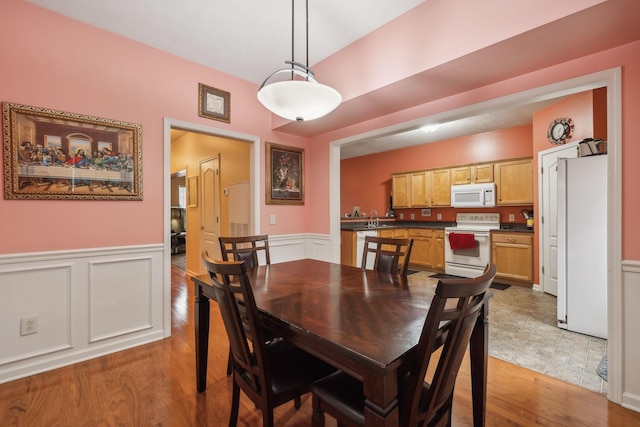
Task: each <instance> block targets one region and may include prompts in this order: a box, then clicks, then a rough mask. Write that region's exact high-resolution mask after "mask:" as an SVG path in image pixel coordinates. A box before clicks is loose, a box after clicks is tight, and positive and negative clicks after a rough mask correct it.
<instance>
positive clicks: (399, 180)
mask: <svg viewBox="0 0 640 427" xmlns="http://www.w3.org/2000/svg"><path fill="white" fill-rule="evenodd" d="M410 184H411V174H408V173H402V174H396V175H392V176H391V191H392V192H393V207H394V208H408V207H409V202H410V199H409V195H410V193H409V191H410V188H409V185H410Z"/></svg>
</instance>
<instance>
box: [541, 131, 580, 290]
mask: <svg viewBox="0 0 640 427" xmlns="http://www.w3.org/2000/svg"><path fill="white" fill-rule="evenodd" d="M575 157H578V144H577V143H572V144H567V145H562V146H560V147H555V148H551V149H549V150H545V151H541V152H540V153H539V154H538V164H539V165H540V167H541V168H542V173H541V177H540V180H539V183H540V189H539V192H540V198H539V200H540V209H539V213H541V214H542V217H541V218H540V219H539V220H538V224H540V227H541V229H540V231H539V233H538V235H539V236H540V237H539V238H540V284H541V285H542V290H543V291H544V292H546V293H548V294H551V295H556V296H557V295H558V216H557V210H558V192H557V187H558V170H557V164H558V159H559V158H564V159H571V158H575Z"/></svg>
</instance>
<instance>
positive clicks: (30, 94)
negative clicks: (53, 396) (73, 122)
mask: <svg viewBox="0 0 640 427" xmlns="http://www.w3.org/2000/svg"><path fill="white" fill-rule="evenodd" d="M425 7H426V6H425ZM27 17H28V21H29V25H30V26H31V27H33V28H38V29H39V30H38V31H25V29H24V25H25V21H26V20H27ZM412 22H413V21H412V20H411V19H409V20H408V21H407V26H409V25H411V23H412ZM42 34H46V35H47V36H46V39H43V37H42ZM0 36H1V37H2V39H3V40H7V41H8V40H11V42H7V43H3V44H2V47H0V49H1V53H2V57H3V58H5V60H4V61H3V65H2V67H0V81H2V86H1V88H0V94H1V96H0V99H2V100H3V101H10V102H16V103H21V104H27V105H34V106H40V107H49V108H54V109H59V110H64V111H71V112H77V113H84V114H90V115H95V116H99V117H105V118H111V119H120V120H126V121H131V122H135V123H139V124H141V125H142V128H143V133H142V135H143V181H144V201H142V202H90V201H13V200H11V201H9V200H4V199H2V200H0V217H1V218H2V221H0V235H2V236H3V237H2V241H3V242H10V243H5V244H3V245H2V247H0V253H19V252H29V251H48V250H56V249H71V248H78V249H81V248H88V247H95V246H117V245H129V244H144V243H160V242H162V241H163V238H164V236H163V224H162V221H163V219H162V217H163V212H162V211H163V200H162V199H163V195H164V189H163V188H162V177H163V174H164V171H163V151H162V147H163V137H164V135H163V129H162V120H163V118H164V117H171V118H175V119H178V120H184V121H187V122H193V123H199V124H202V125H207V126H211V127H215V128H222V129H228V130H233V131H237V132H242V133H245V134H250V135H258V136H259V137H260V139H261V141H262V144H263V142H264V141H271V142H277V143H282V144H286V145H294V146H298V147H303V148H306V149H307V153H308V154H309V156H308V162H307V171H306V175H307V195H306V202H307V203H306V205H305V206H302V207H288V206H264V205H263V206H262V207H261V218H262V223H263V224H267V223H268V217H269V214H270V213H276V214H278V216H279V218H285V217H286V218H287V221H286V222H285V223H283V222H280V224H278V225H277V226H274V228H272V229H269V230H268V232H270V233H274V234H284V233H298V232H308V233H328V230H329V210H328V203H327V200H328V197H329V175H328V174H329V169H328V166H329V144H330V142H331V141H335V140H337V139H340V138H346V137H349V136H353V135H356V134H360V133H362V132H365V131H370V130H373V129H377V128H380V127H384V126H389V125H392V124H398V123H401V122H405V121H407V120H412V119H416V118H419V117H425V116H429V115H433V114H435V113H439V112H443V111H448V110H451V109H454V108H459V107H463V106H466V105H471V104H474V103H478V102H482V101H487V100H491V99H495V98H497V97H501V96H505V95H509V94H513V93H517V92H521V91H525V90H528V89H532V88H535V87H539V86H542V85H546V84H550V83H554V82H558V81H563V80H567V79H570V78H574V77H578V76H581V75H585V74H589V73H593V72H596V71H600V70H605V69H608V68H612V67H622V88H623V98H622V122H623V125H622V135H621V141H620V142H619V143H620V144H622V154H623V155H622V197H623V201H622V209H623V213H622V215H623V218H622V236H623V237H622V239H623V244H622V255H623V258H624V259H636V260H638V259H640V242H638V241H637V239H634V238H633V236H638V235H640V222H638V221H637V220H636V218H635V212H638V210H639V209H640V198H638V197H636V192H637V191H636V188H635V187H636V186H635V183H637V182H640V168H637V167H636V163H637V161H638V159H640V144H636V143H635V142H636V141H637V140H638V139H639V138H640V121H639V120H637V117H639V116H640V97H638V96H637V94H638V93H640V42H635V43H631V44H628V45H624V46H620V47H617V48H614V49H609V50H606V51H603V52H601V53H599V54H595V55H590V56H586V57H582V58H579V59H576V60H572V61H569V62H566V63H561V64H560V63H559V64H557V65H553V66H550V67H548V68H545V69H541V70H536V71H532V72H529V73H527V72H525V71H523V73H522V74H521V75H519V76H515V77H513V78H510V79H508V80H503V81H501V82H498V83H495V84H490V85H487V86H484V87H481V88H478V89H472V90H469V91H468V92H465V93H459V94H457V95H453V96H448V97H445V98H441V99H437V100H434V101H431V102H428V103H424V104H420V105H416V106H414V107H411V108H407V109H405V110H401V111H396V112H393V113H389V114H387V115H382V116H379V117H377V118H375V120H369V121H365V122H361V123H358V124H356V125H352V126H348V127H345V128H342V129H340V130H337V131H333V132H330V133H327V134H324V135H320V136H317V137H315V138H313V139H312V140H311V141H309V140H305V139H304V138H296V137H293V136H290V135H285V134H282V133H275V132H273V131H271V115H270V114H268V113H267V112H266V111H265V110H264V109H263V108H262V107H261V106H260V105H259V103H258V102H256V98H255V91H256V85H254V84H251V83H248V82H245V81H242V80H239V79H236V78H233V77H230V76H228V75H226V74H223V73H221V72H218V71H216V70H212V69H208V68H205V67H202V66H200V65H197V64H194V63H191V62H188V61H184V60H180V59H177V58H176V57H173V56H171V55H168V54H165V53H162V52H159V51H157V50H154V49H150V48H148V47H145V46H143V45H140V44H137V43H133V42H131V41H130V40H128V39H125V38H121V37H117V36H114V35H112V34H109V33H107V32H105V31H102V30H99V29H96V28H94V27H90V26H88V25H85V24H81V23H78V22H76V21H73V20H70V19H67V18H65V17H63V16H60V15H56V14H53V13H50V12H48V11H46V10H43V9H41V8H38V7H36V6H33V5H31V4H30V3H26V2H24V1H21V0H3V6H2V13H1V14H0ZM485 42H487V40H486V39H485ZM352 47H353V48H354V49H355V48H356V46H350V47H349V48H347V49H345V50H344V51H343V52H342V53H341V55H346V56H341V57H343V58H344V57H346V58H348V57H349V55H350V54H354V53H356V56H355V57H356V58H359V59H358V63H359V64H371V61H370V60H368V59H371V58H372V57H373V55H376V56H379V55H382V56H383V57H384V55H385V54H386V53H387V51H389V50H390V49H393V48H394V47H393V46H390V45H386V46H380V48H378V47H376V49H375V50H373V51H370V52H359V53H357V52H354V51H351V52H350V51H349V49H351V48H352ZM423 48H424V46H422V43H418V42H416V43H411V42H408V43H405V44H404V45H403V51H406V52H405V54H406V53H411V52H415V53H420V55H422V50H423ZM504 60H505V61H506V60H507V58H505V59H504ZM347 62H348V61H347ZM398 63H400V62H397V63H394V62H389V61H386V62H385V63H384V64H381V67H382V68H380V70H381V72H386V71H385V68H386V67H394V66H395V64H398ZM45 64H46V66H44V65H45ZM329 65H330V64H326V66H329ZM414 65H415V64H414ZM499 65H500V64H499V63H498V62H496V63H495V64H494V66H499ZM322 66H323V67H325V64H322ZM367 67H368V68H371V67H369V66H368V65H367ZM377 68H379V67H377ZM419 68H420V67H418V68H415V67H414V68H413V69H414V70H417V69H419ZM317 71H322V73H323V75H324V72H325V71H326V68H325V69H321V68H319V70H317ZM388 71H391V70H388ZM336 72H339V70H338V69H336ZM330 80H331V79H328V81H330ZM387 81H388V80H387ZM199 82H202V83H205V84H209V85H211V86H215V87H220V88H222V89H224V90H228V91H230V92H231V94H232V110H231V124H224V123H221V122H214V121H211V120H207V119H204V118H200V117H198V115H197V87H198V83H199ZM368 84H371V81H369V82H368ZM260 151H261V158H260V159H259V162H260V164H261V167H262V168H263V167H264V166H262V165H263V164H264V149H263V146H262V147H261V150H260ZM260 188H264V187H263V181H262V182H261V186H260ZM261 198H262V199H263V198H264V195H261ZM42 212H46V214H47V218H46V220H43V218H42ZM121 218H127V220H126V221H123V220H122V219H121ZM132 218H133V219H132ZM51 224H55V225H56V227H52V226H51ZM103 224H109V225H108V226H106V227H105V226H103ZM52 229H54V230H55V232H51V230H52ZM27 233H28V234H27ZM25 235H26V236H27V237H25ZM60 235H64V236H65V238H64V239H61V238H60V237H59V236H60Z"/></svg>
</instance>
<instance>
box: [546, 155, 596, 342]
mask: <svg viewBox="0 0 640 427" xmlns="http://www.w3.org/2000/svg"><path fill="white" fill-rule="evenodd" d="M557 194H558V209H557V213H558V299H557V303H558V327H560V328H563V329H568V330H571V331H575V332H580V333H583V334H586V335H591V336H595V337H600V338H605V339H606V338H607V156H606V155H599V156H589V157H579V158H575V159H558V193H557Z"/></svg>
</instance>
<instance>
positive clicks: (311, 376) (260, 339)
mask: <svg viewBox="0 0 640 427" xmlns="http://www.w3.org/2000/svg"><path fill="white" fill-rule="evenodd" d="M203 261H204V263H205V265H206V267H207V270H208V271H209V275H210V276H211V281H212V283H213V287H214V292H215V296H216V301H217V302H218V307H219V309H220V314H221V315H222V321H223V323H224V327H225V330H226V331H227V336H228V337H229V346H230V348H231V354H232V356H233V365H232V368H233V392H232V399H231V414H230V417H229V426H230V427H234V426H235V425H236V424H237V421H238V409H239V404H240V390H242V391H243V392H244V394H246V395H247V397H249V398H250V399H251V400H252V401H253V403H254V404H255V406H256V407H257V408H259V409H260V410H261V411H262V420H263V422H262V425H263V426H264V427H273V425H274V424H273V409H274V408H276V407H278V406H280V405H282V404H284V403H286V402H289V401H291V400H293V401H294V403H295V407H296V408H299V407H300V396H302V395H303V394H306V393H308V392H309V390H310V384H311V383H312V382H313V381H316V380H318V379H320V378H322V377H324V376H326V375H329V374H331V373H333V372H335V371H336V370H335V368H333V367H331V366H329V365H327V364H326V363H324V362H322V361H321V360H319V359H317V358H315V357H314V356H312V355H310V354H308V353H306V352H305V351H303V350H301V349H299V348H298V347H295V346H294V345H292V344H290V343H289V342H288V341H286V340H284V339H282V338H277V339H274V340H271V341H268V342H267V341H266V340H265V334H264V328H263V324H262V321H261V317H260V314H259V313H258V308H257V307H256V302H255V300H254V296H253V291H252V289H251V283H250V280H249V276H248V275H247V268H246V266H245V262H244V261H217V260H213V259H211V258H210V257H208V256H207V255H206V254H205V253H203ZM232 277H233V281H232V280H231V278H232Z"/></svg>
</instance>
